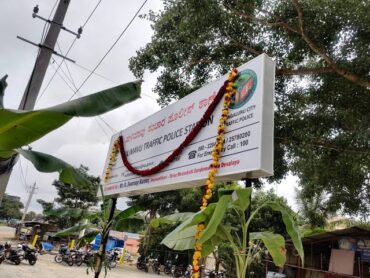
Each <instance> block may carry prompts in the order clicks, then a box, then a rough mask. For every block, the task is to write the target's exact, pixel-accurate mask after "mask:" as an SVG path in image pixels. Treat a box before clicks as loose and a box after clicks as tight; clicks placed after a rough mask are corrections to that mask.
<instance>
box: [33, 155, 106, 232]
mask: <svg viewBox="0 0 370 278" xmlns="http://www.w3.org/2000/svg"><path fill="white" fill-rule="evenodd" d="M27 152H29V151H27ZM57 162H58V160H57ZM63 163H64V162H63ZM54 165H55V164H54ZM62 165H63V164H62ZM43 167H45V168H48V169H50V168H51V170H53V169H55V168H53V167H54V166H53V163H52V164H47V162H45V166H43ZM45 168H44V170H45ZM69 169H70V171H73V172H75V173H77V175H78V176H79V179H80V180H81V179H83V180H84V181H85V182H84V183H82V182H78V181H77V183H73V184H69V183H66V182H65V179H64V180H62V178H63V176H62V175H61V176H60V178H59V180H55V181H54V182H53V186H55V188H56V190H57V194H58V197H57V198H55V199H54V202H53V203H49V202H45V201H43V200H37V202H38V203H39V204H40V205H41V206H42V208H43V215H44V219H45V220H47V221H49V222H51V223H54V224H57V225H58V226H59V228H61V229H64V228H66V227H70V226H73V225H75V224H76V223H78V222H80V221H81V220H82V219H84V218H85V217H87V215H89V213H88V209H89V208H90V207H91V206H94V205H96V203H97V197H96V196H97V190H98V188H99V185H100V178H99V177H94V176H90V175H89V174H88V168H87V167H86V166H83V165H81V166H80V167H79V168H78V169H74V168H72V167H69Z"/></svg>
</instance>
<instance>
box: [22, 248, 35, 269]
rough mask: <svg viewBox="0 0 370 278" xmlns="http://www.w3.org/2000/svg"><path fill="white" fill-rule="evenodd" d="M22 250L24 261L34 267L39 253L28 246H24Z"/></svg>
mask: <svg viewBox="0 0 370 278" xmlns="http://www.w3.org/2000/svg"><path fill="white" fill-rule="evenodd" d="M21 248H22V251H23V253H22V256H23V259H24V260H26V261H28V263H29V264H30V265H34V264H35V263H36V262H37V253H36V250H35V248H33V247H30V246H28V245H26V244H23V245H22V247H21Z"/></svg>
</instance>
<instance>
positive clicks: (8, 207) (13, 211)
mask: <svg viewBox="0 0 370 278" xmlns="http://www.w3.org/2000/svg"><path fill="white" fill-rule="evenodd" d="M21 209H23V203H22V202H21V201H20V200H19V199H18V198H14V197H13V196H10V195H8V194H5V195H4V199H3V202H2V204H1V206H0V218H2V219H11V218H17V219H21V217H22V212H21Z"/></svg>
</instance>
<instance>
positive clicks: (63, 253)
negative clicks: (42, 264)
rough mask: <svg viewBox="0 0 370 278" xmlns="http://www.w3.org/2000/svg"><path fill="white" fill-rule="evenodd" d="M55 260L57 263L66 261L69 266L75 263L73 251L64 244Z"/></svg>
mask: <svg viewBox="0 0 370 278" xmlns="http://www.w3.org/2000/svg"><path fill="white" fill-rule="evenodd" d="M54 261H55V262H57V263H62V262H65V263H67V264H68V265H69V266H72V265H73V258H72V256H71V253H70V252H69V250H68V247H66V246H63V245H62V246H61V247H60V249H59V253H58V254H57V255H55V257H54Z"/></svg>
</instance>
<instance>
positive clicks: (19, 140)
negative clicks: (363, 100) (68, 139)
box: [0, 82, 140, 158]
mask: <svg viewBox="0 0 370 278" xmlns="http://www.w3.org/2000/svg"><path fill="white" fill-rule="evenodd" d="M139 97H140V82H130V83H127V84H123V85H119V86H117V87H114V88H110V89H107V90H104V91H100V92H98V93H95V94H91V95H88V96H85V97H82V98H79V99H76V100H73V101H69V102H66V103H62V104H59V105H56V106H53V107H49V108H45V109H40V110H34V111H21V110H12V109H5V108H2V107H0V158H8V157H10V156H11V155H12V154H14V153H15V151H14V149H17V148H20V147H22V146H24V145H27V144H30V143H32V142H34V141H36V140H37V139H39V138H41V137H43V136H44V135H46V134H47V133H49V132H51V131H53V130H55V129H57V128H58V127H60V126H62V125H64V124H65V123H66V122H68V121H69V120H71V119H72V118H73V117H92V116H98V115H100V114H103V113H105V112H108V111H111V110H113V109H115V108H118V107H120V106H122V105H123V104H126V103H129V102H131V101H134V100H135V99H137V98H139Z"/></svg>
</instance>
